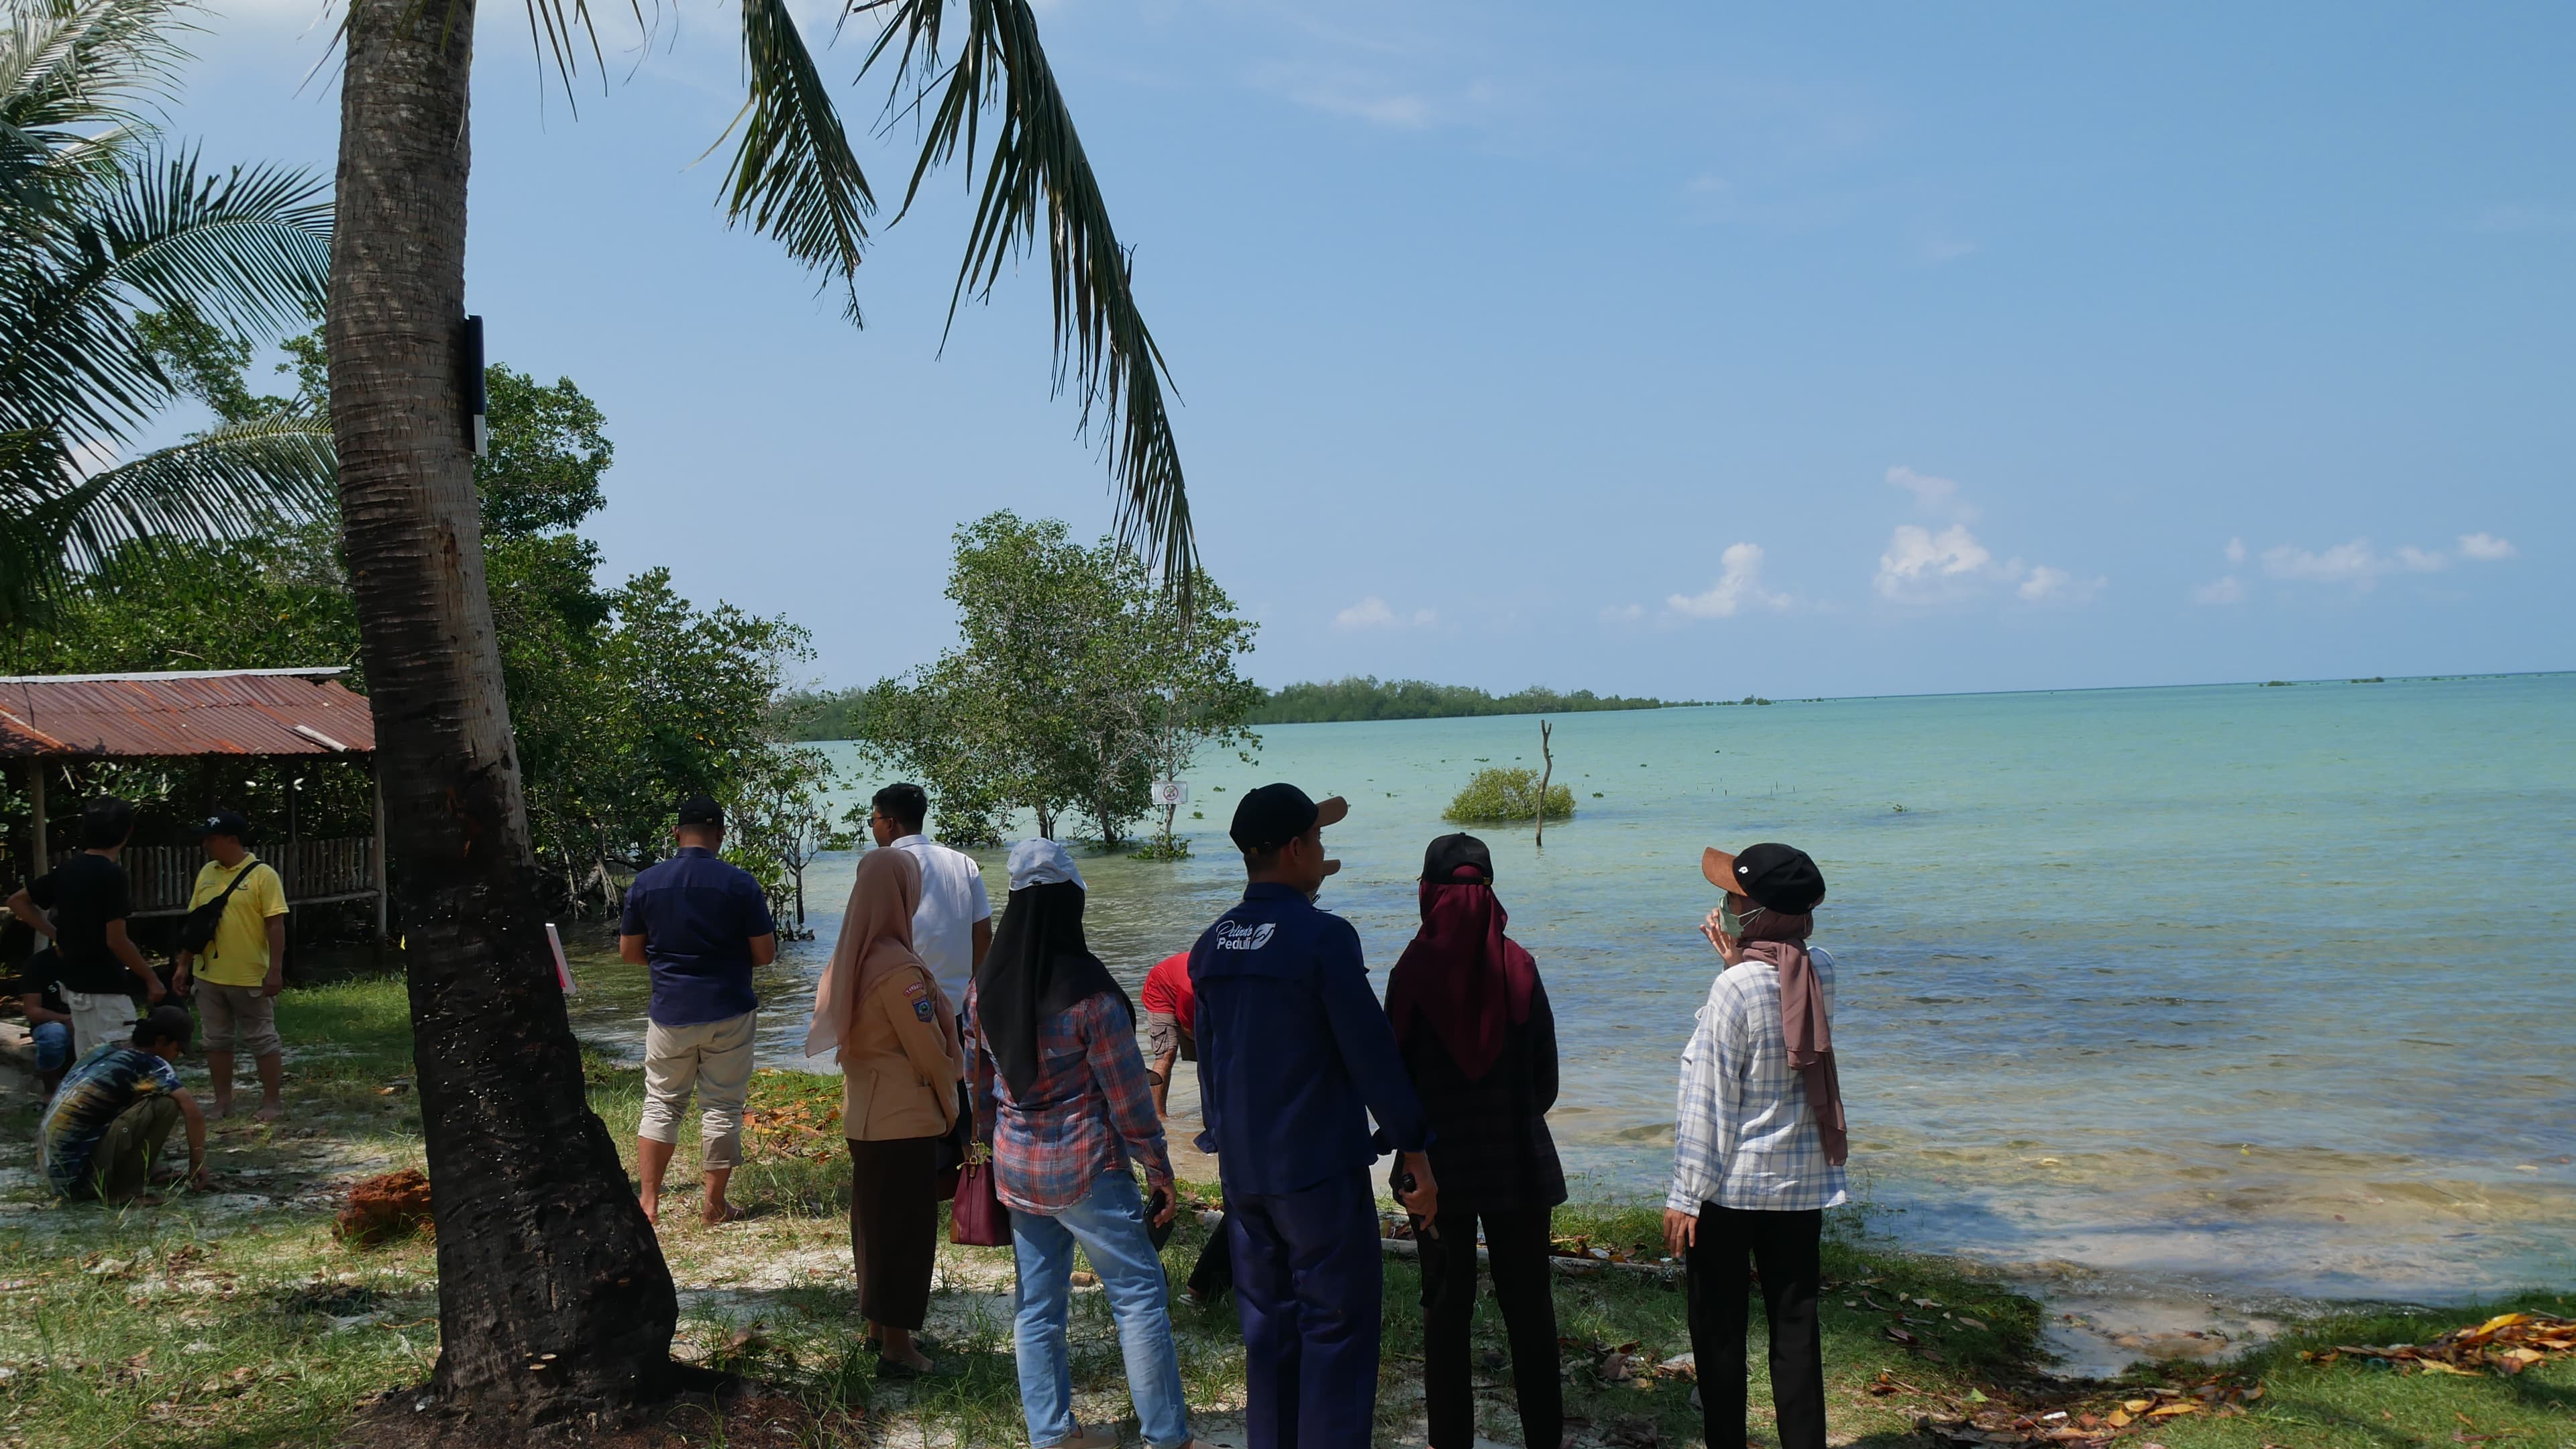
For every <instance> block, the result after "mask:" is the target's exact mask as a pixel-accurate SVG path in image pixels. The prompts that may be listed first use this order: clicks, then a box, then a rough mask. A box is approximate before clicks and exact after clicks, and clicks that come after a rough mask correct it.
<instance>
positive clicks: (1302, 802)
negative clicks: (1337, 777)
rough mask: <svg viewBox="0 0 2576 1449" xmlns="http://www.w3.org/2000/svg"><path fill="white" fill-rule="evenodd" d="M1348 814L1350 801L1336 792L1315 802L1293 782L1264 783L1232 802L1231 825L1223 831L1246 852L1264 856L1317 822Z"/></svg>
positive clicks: (1333, 820) (1336, 821) (1333, 821)
mask: <svg viewBox="0 0 2576 1449" xmlns="http://www.w3.org/2000/svg"><path fill="white" fill-rule="evenodd" d="M1350 813H1351V807H1350V804H1349V802H1347V801H1345V800H1343V799H1342V797H1341V796H1339V795H1335V796H1333V797H1332V798H1331V799H1329V800H1325V801H1321V802H1317V801H1315V800H1312V799H1309V798H1308V797H1307V794H1306V792H1305V791H1303V790H1300V789H1298V788H1297V787H1296V786H1294V785H1289V784H1278V785H1264V786H1262V787H1260V788H1259V789H1257V790H1247V791H1245V792H1244V795H1243V798H1242V799H1241V800H1238V801H1236V802H1235V805H1234V825H1233V827H1232V828H1231V829H1229V830H1228V831H1227V832H1226V833H1227V834H1228V835H1231V836H1233V837H1234V848H1235V849H1237V850H1240V851H1242V852H1243V853H1244V854H1246V855H1266V854H1268V853H1269V852H1271V851H1274V850H1277V849H1278V848H1279V847H1281V846H1283V845H1286V844H1287V843H1288V842H1289V841H1292V840H1294V839H1296V838H1297V837H1298V836H1300V835H1303V834H1305V833H1306V832H1307V831H1308V830H1311V829H1313V828H1314V827H1315V826H1316V825H1318V824H1323V825H1336V824H1339V823H1340V822H1341V819H1342V817H1343V816H1346V815H1348V814H1350Z"/></svg>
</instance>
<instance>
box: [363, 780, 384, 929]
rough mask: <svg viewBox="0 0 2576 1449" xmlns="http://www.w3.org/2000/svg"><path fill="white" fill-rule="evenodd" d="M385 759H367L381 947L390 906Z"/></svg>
mask: <svg viewBox="0 0 2576 1449" xmlns="http://www.w3.org/2000/svg"><path fill="white" fill-rule="evenodd" d="M383 758H384V757H383V756H382V755H371V756H369V757H368V759H367V773H368V776H369V777H370V778H371V779H372V780H373V781H374V784H375V794H376V846H375V852H374V855H373V856H372V857H371V858H370V860H369V861H368V864H369V865H371V866H373V867H374V869H375V873H376V944H377V945H379V946H381V945H383V944H384V943H385V941H386V940H387V932H386V908H387V906H388V905H389V904H390V902H389V901H388V899H387V897H386V894H385V781H384V775H383V773H382V769H381V765H380V763H379V762H380V761H382V760H383Z"/></svg>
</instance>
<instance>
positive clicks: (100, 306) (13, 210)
mask: <svg viewBox="0 0 2576 1449" xmlns="http://www.w3.org/2000/svg"><path fill="white" fill-rule="evenodd" d="M186 14H187V7H186V6H185V4H184V3H183V0H7V23H6V28H5V29H0V626H8V625H15V624H17V623H19V622H21V621H22V620H24V619H25V618H26V617H27V616H28V615H29V614H30V613H31V612H33V611H36V610H39V609H41V608H42V607H43V605H44V603H45V602H46V600H47V599H48V598H49V597H50V596H51V595H52V594H53V593H54V592H55V591H56V590H58V589H59V588H60V587H61V586H62V584H63V582H64V581H65V579H66V578H67V577H68V576H69V575H71V574H72V573H75V572H77V571H79V570H81V569H84V568H87V567H89V566H91V565H93V564H95V563H97V562H98V561H99V560H100V559H101V558H102V557H103V556H104V555H105V554H106V553H107V551H108V550H110V549H112V548H114V547H115V546H116V545H118V544H119V543H120V542H122V541H124V540H128V539H144V540H158V539H165V538H174V537H176V538H192V539H204V538H220V537H226V536H232V535H236V534H238V533H240V532H242V531H244V530H246V529H250V528H256V527H259V526H262V525H264V524H268V523H273V522H275V521H276V520H277V519H278V517H279V516H280V515H294V514H303V515H311V514H313V513H316V512H318V511H319V510H320V509H321V508H324V507H327V506H328V505H329V502H330V498H331V481H332V461H331V446H330V433H329V429H328V427H327V426H326V425H325V424H323V423H322V422H321V421H319V420H318V419H314V418H309V417H302V416H297V415H294V414H281V415H278V416H275V417H268V418H257V419H247V420H242V421H238V422H231V423H227V424H225V425H224V426H221V427H218V428H215V429H212V430H210V431H207V432H204V433H200V434H198V435H196V436H194V437H192V438H189V439H187V440H186V441H184V442H181V443H177V444H174V445H172V446H169V447H165V448H161V449H158V450H155V451H152V452H148V453H145V454H143V455H141V456H139V457H134V458H131V459H128V460H126V461H124V462H121V463H117V464H115V465H114V466H107V465H106V460H107V459H109V458H112V457H114V456H115V455H116V454H119V453H121V452H123V451H124V450H125V448H126V446H127V445H128V444H130V443H131V442H132V441H133V440H134V439H135V437H136V436H137V435H138V434H139V433H140V432H141V431H142V430H143V429H144V428H145V427H146V426H147V425H149V424H150V423H151V422H152V421H153V420H154V419H155V418H157V417H158V416H159V415H160V414H161V412H162V410H163V409H164V408H165V407H166V406H168V404H169V403H170V402H171V401H172V400H173V399H174V398H175V397H176V396H177V395H178V387H177V385H176V384H175V383H174V382H173V381H172V379H171V378H170V377H169V376H168V375H167V373H166V372H165V371H164V370H163V368H162V367H161V366H160V364H159V363H158V362H156V361H155V360H154V356H153V352H152V349H151V348H150V346H149V345H147V343H146V341H145V340H144V338H143V336H142V335H141V334H140V332H139V331H138V330H137V328H136V326H135V315H136V313H137V312H138V311H139V310H146V309H150V310H160V311H176V310H181V309H193V310H194V311H195V312H196V313H198V314H199V315H203V316H208V317H213V318H221V319H224V320H225V321H227V322H228V323H230V324H231V325H234V326H237V327H241V328H245V329H254V330H255V329H263V328H270V327H274V326H277V325H278V324H281V323H289V322H293V321H297V320H300V319H302V318H304V317H306V316H309V315H310V314H311V313H312V312H313V311H314V310H316V309H318V308H319V307H320V306H321V304H322V301H323V296H324V292H325V286H326V280H327V273H328V267H329V262H330V228H331V208H330V203H329V201H328V200H327V199H326V198H325V196H324V195H323V187H322V185H321V183H320V182H318V181H316V180H315V179H313V178H311V177H309V176H306V175H304V174H303V173H301V172H298V171H294V170H289V169H284V168H279V167H270V166H257V167H249V168H243V167H233V168H230V169H228V170H223V171H215V170H211V169H209V168H206V167H204V166H203V165H201V163H200V162H199V160H198V158H197V156H196V153H194V152H193V151H187V150H173V149H170V148H168V147H166V146H164V145H163V143H162V142H161V140H160V139H159V136H158V134H157V131H156V128H155V127H154V125H153V124H152V117H151V108H152V106H153V104H154V103H155V102H156V101H159V100H162V99H165V98H167V97H169V96H170V95H171V94H172V93H173V91H174V77H175V74H176V68H177V65H178V63H179V62H180V61H181V60H183V59H184V58H185V55H184V52H183V51H182V50H181V49H180V46H179V43H178V38H179V36H180V35H182V34H183V33H184V32H185V31H186V29H187V28H188V27H187V24H186V18H185V17H186Z"/></svg>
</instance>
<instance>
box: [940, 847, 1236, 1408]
mask: <svg viewBox="0 0 2576 1449" xmlns="http://www.w3.org/2000/svg"><path fill="white" fill-rule="evenodd" d="M1083 899H1084V897H1083V883H1082V873H1081V872H1080V871H1079V870H1077V869H1075V868H1074V864H1073V857H1072V856H1071V855H1070V854H1068V853H1067V852H1066V850H1065V848H1064V847H1063V846H1062V845H1059V844H1057V843H1056V842H1055V841H1052V840H1024V841H1022V842H1020V843H1019V844H1018V845H1016V846H1013V847H1012V848H1011V898H1010V902H1009V904H1008V905H1007V906H1005V907H1004V908H1003V911H1002V922H1001V925H1000V926H999V927H998V928H997V929H996V930H995V931H994V932H993V947H992V950H991V951H989V952H988V953H986V955H985V957H984V963H983V965H981V966H979V967H977V968H976V971H975V982H974V985H972V986H970V987H969V988H967V992H966V1015H967V1019H968V1022H969V1032H970V1037H971V1040H972V1042H973V1046H972V1048H971V1053H970V1054H971V1056H972V1058H973V1063H972V1067H971V1072H972V1075H973V1077H974V1082H975V1126H976V1136H977V1137H978V1138H979V1139H981V1140H983V1141H986V1142H989V1143H991V1144H992V1147H993V1187H994V1190H995V1191H996V1192H997V1193H998V1194H999V1195H1000V1196H1001V1199H1002V1202H1003V1203H1004V1205H1006V1206H1008V1207H1009V1208H1010V1210H1011V1253H1012V1256H1013V1257H1014V1259H1016V1261H1017V1263H1018V1267H1019V1291H1018V1294H1017V1299H1018V1318H1017V1322H1016V1324H1015V1338H1016V1340H1017V1349H1018V1359H1019V1370H1020V1409H1021V1413H1022V1414H1023V1415H1024V1416H1025V1417H1026V1418H1027V1420H1028V1428H1029V1443H1030V1444H1032V1445H1034V1446H1037V1449H1094V1446H1099V1449H1115V1446H1116V1444H1117V1443H1118V1435H1117V1433H1116V1431H1114V1430H1111V1429H1097V1430H1093V1429H1085V1428H1083V1427H1082V1426H1081V1425H1080V1424H1078V1423H1076V1422H1075V1421H1074V1417H1073V1374H1072V1368H1071V1365H1070V1362H1069V1360H1068V1356H1067V1348H1066V1343H1065V1317H1066V1314H1067V1312H1068V1311H1069V1309H1070V1307H1071V1304H1070V1299H1069V1294H1070V1292H1071V1287H1072V1275H1073V1248H1074V1244H1076V1243H1080V1244H1081V1245H1082V1249H1083V1252H1084V1254H1085V1255H1086V1256H1088V1257H1089V1258H1090V1260H1091V1266H1092V1268H1093V1270H1094V1271H1095V1272H1097V1273H1098V1274H1099V1275H1100V1283H1101V1287H1102V1290H1103V1291H1104V1292H1106V1293H1107V1294H1108V1297H1109V1306H1110V1311H1111V1312H1112V1313H1113V1314H1115V1315H1116V1317H1117V1319H1118V1341H1119V1344H1120V1346H1121V1347H1122V1348H1123V1349H1124V1350H1125V1351H1126V1356H1127V1388H1128V1392H1129V1394H1130V1395H1131V1396H1132V1397H1133V1398H1134V1399H1135V1402H1136V1418H1137V1421H1138V1427H1139V1428H1140V1429H1141V1430H1142V1432H1143V1434H1144V1438H1145V1443H1146V1444H1147V1445H1148V1446H1150V1449H1187V1446H1195V1445H1198V1444H1199V1443H1200V1441H1198V1440H1196V1439H1193V1438H1191V1437H1190V1428H1189V1407H1188V1404H1187V1402H1186V1401H1185V1400H1184V1398H1183V1396H1182V1391H1181V1367H1180V1359H1179V1356H1178V1355H1177V1354H1176V1353H1175V1352H1174V1350H1173V1347H1172V1319H1171V1308H1170V1303H1169V1299H1168V1297H1167V1296H1166V1290H1165V1287H1164V1282H1163V1260H1162V1256H1161V1254H1160V1253H1159V1252H1158V1250H1157V1249H1156V1247H1155V1245H1154V1240H1153V1235H1152V1232H1151V1230H1150V1229H1149V1227H1148V1226H1147V1214H1148V1212H1151V1214H1152V1224H1153V1226H1155V1227H1159V1226H1161V1225H1163V1224H1165V1223H1168V1222H1170V1221H1171V1220H1172V1214H1173V1211H1174V1208H1175V1201H1174V1198H1173V1194H1172V1160H1171V1154H1170V1152H1169V1151H1168V1150H1167V1149H1166V1148H1165V1146H1164V1143H1163V1123H1162V1118H1161V1116H1160V1115H1159V1114H1157V1113H1156V1112H1155V1110H1154V1095H1153V1090H1152V1088H1151V1087H1150V1086H1149V1085H1148V1084H1147V1082H1146V1079H1145V1059H1144V1056H1143V1054H1142V1053H1140V1052H1139V1051H1138V1050H1137V1048H1136V1008H1135V1006H1134V1004H1133V1003H1131V1002H1130V1001H1128V999H1127V993H1126V992H1125V991H1122V990H1120V989H1119V986H1118V983H1117V982H1116V981H1114V980H1112V979H1110V975H1109V969H1108V968H1107V967H1106V966H1103V965H1102V964H1101V963H1100V958H1099V957H1097V956H1094V955H1093V954H1091V949H1090V947H1089V946H1087V945H1086V944H1085V943H1084V941H1083V937H1082V907H1083ZM1137 1162H1142V1163H1143V1164H1144V1165H1145V1179H1146V1181H1147V1183H1148V1184H1149V1185H1150V1186H1151V1188H1152V1190H1153V1194H1154V1201H1153V1204H1152V1207H1151V1208H1150V1209H1149V1208H1148V1207H1147V1206H1146V1204H1145V1203H1144V1202H1142V1201H1140V1200H1139V1199H1138V1197H1137V1195H1136V1178H1135V1175H1134V1169H1133V1165H1132V1164H1134V1163H1137Z"/></svg>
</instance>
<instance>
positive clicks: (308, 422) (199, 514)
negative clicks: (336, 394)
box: [35, 413, 339, 569]
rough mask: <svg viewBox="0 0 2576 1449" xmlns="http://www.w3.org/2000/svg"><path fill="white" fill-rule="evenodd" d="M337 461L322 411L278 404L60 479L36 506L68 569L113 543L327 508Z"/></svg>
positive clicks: (222, 532)
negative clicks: (62, 483) (286, 409)
mask: <svg viewBox="0 0 2576 1449" xmlns="http://www.w3.org/2000/svg"><path fill="white" fill-rule="evenodd" d="M338 479H339V460H338V454H337V453H336V452H335V451H334V449H333V447H332V443H331V424H330V423H329V421H328V420H326V419H322V418H319V417H315V416H312V415H309V414H302V413H280V414H277V415H275V416H272V417H267V418H261V419H257V420H255V421H252V422H246V423H233V424H229V425H227V426H224V427H220V428H215V429H213V430H211V431H209V432H204V433H200V434H198V435H197V436H195V437H193V438H190V439H188V440H187V441H186V442H183V443H174V444H172V445H171V446H169V447H166V448H162V449H158V450H156V451H154V452H150V453H146V454H144V455H143V456H142V457H140V458H136V459H134V460H132V461H130V462H126V463H120V464H118V465H117V466H115V467H113V468H107V469H103V470H101V471H100V472H97V473H93V474H91V475H90V476H88V477H86V478H83V479H80V480H78V481H77V482H74V483H71V484H70V485H69V486H66V487H64V488H62V489H61V490H60V491H59V492H56V493H55V494H54V495H53V496H52V497H50V498H48V499H46V500H45V502H44V503H43V504H42V505H41V506H40V507H39V509H38V510H37V511H36V515H35V516H36V517H37V518H38V519H40V520H44V521H45V522H46V524H47V526H48V527H50V528H51V529H52V531H53V532H54V533H55V534H56V536H57V537H58V538H59V539H60V556H61V557H62V558H63V560H64V561H65V562H66V563H67V564H68V565H69V566H70V567H72V568H73V569H88V568H92V567H95V566H96V565H98V564H99V563H100V562H101V561H103V560H104V559H105V558H106V557H107V555H108V554H109V553H110V552H111V551H113V550H115V549H116V547H117V546H118V545H119V544H123V543H127V542H129V541H141V542H143V543H144V544H146V545H147V546H149V545H150V544H152V543H154V542H156V541H159V540H188V541H192V542H202V541H206V540H210V539H226V538H243V537H249V536H252V535H254V534H258V533H261V532H264V531H273V530H274V529H276V528H277V527H278V526H279V525H281V524H287V523H302V522H306V521H309V520H311V519H313V518H317V517H321V516H323V515H324V514H326V513H328V512H329V511H330V510H331V509H332V508H333V507H334V506H335V504H336V502H337V500H338Z"/></svg>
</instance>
